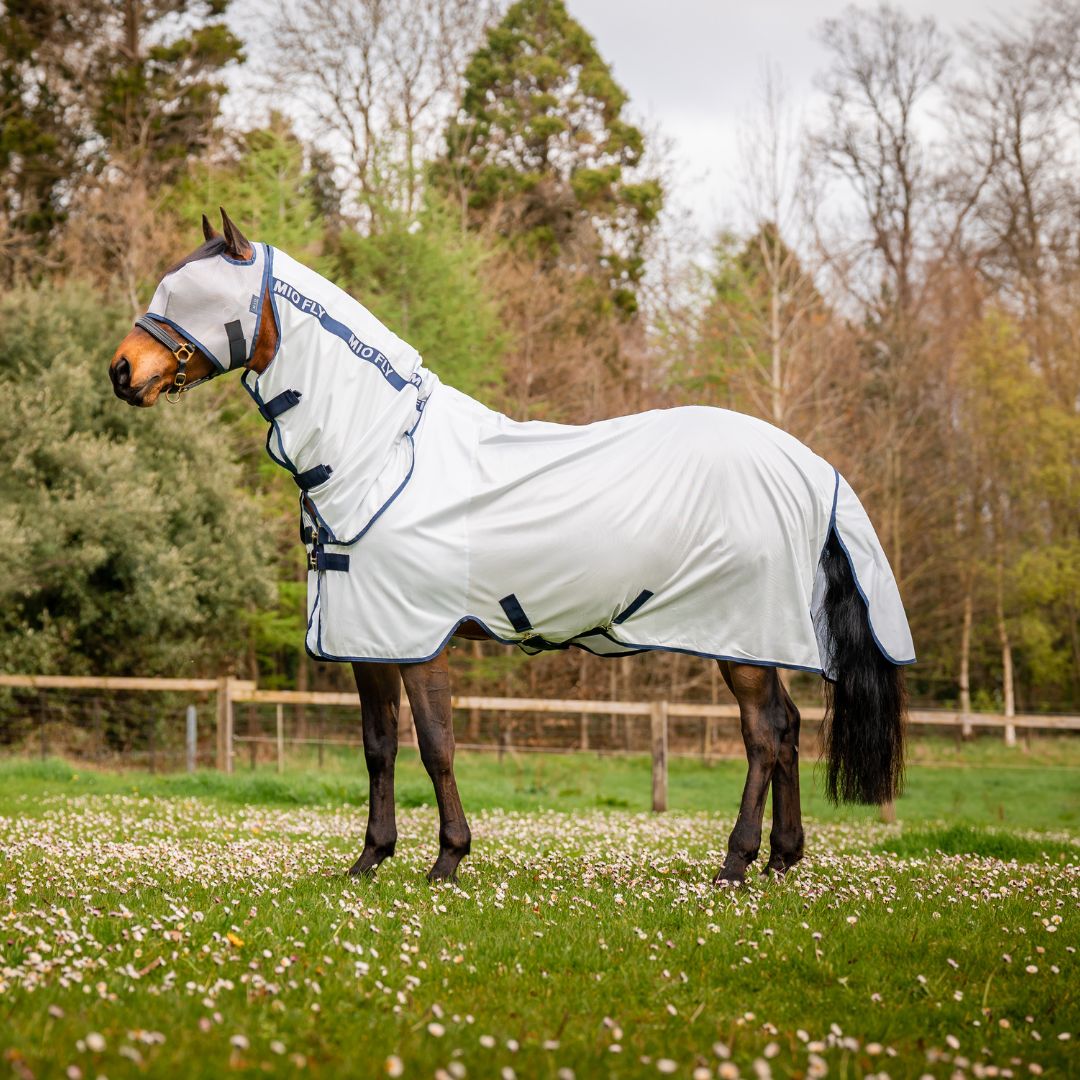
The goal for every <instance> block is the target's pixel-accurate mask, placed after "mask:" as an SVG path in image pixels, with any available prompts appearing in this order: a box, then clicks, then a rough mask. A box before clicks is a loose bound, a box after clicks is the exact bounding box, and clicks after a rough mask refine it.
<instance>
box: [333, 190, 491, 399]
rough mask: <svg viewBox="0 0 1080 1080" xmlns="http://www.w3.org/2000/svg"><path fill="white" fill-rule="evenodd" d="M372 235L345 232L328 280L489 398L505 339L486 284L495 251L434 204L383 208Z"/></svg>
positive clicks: (454, 380) (447, 374) (459, 383)
mask: <svg viewBox="0 0 1080 1080" xmlns="http://www.w3.org/2000/svg"><path fill="white" fill-rule="evenodd" d="M380 220H381V221H382V227H381V228H380V229H379V231H378V232H375V233H372V234H371V235H370V236H363V235H361V234H360V233H358V232H355V231H353V230H345V231H344V232H342V233H341V235H340V236H339V237H338V238H337V242H336V245H335V248H334V250H333V251H332V252H331V254H330V264H331V265H330V276H331V277H332V278H333V279H334V280H335V281H336V282H337V283H338V284H339V285H341V286H342V287H343V288H345V289H348V290H351V291H352V292H353V293H354V294H355V295H356V296H357V297H358V298H359V299H360V300H361V301H362V302H363V304H364V305H365V306H366V307H368V308H370V309H371V311H372V312H373V313H374V314H375V315H376V316H377V317H378V318H380V319H382V320H383V322H385V323H386V324H387V325H388V326H391V327H393V328H394V331H395V333H398V334H400V335H401V336H402V337H403V338H404V339H405V340H406V341H408V342H409V343H410V344H411V345H413V346H414V347H415V348H416V349H417V350H418V351H419V352H420V353H421V355H422V356H423V357H424V363H425V364H426V365H427V366H428V367H430V368H431V369H432V370H433V371H435V372H436V373H437V374H438V375H439V376H440V377H441V378H443V379H444V380H445V381H446V382H448V383H450V384H452V385H453V386H455V387H457V388H458V389H460V390H462V391H464V392H465V393H467V394H473V395H476V396H479V397H481V398H487V399H489V400H490V398H491V395H492V392H493V390H494V387H495V385H496V383H497V382H498V379H499V375H500V374H501V364H500V361H501V351H502V347H503V344H504V334H503V331H502V328H501V326H500V321H499V311H498V308H497V306H496V304H495V302H494V300H493V298H492V297H491V296H490V295H489V293H488V290H487V287H486V279H485V264H486V262H487V261H488V258H489V254H488V252H487V251H486V250H485V248H484V246H483V244H482V243H481V241H480V240H479V239H478V238H476V237H474V236H471V235H470V234H467V233H465V234H463V233H462V231H461V229H460V228H459V227H458V226H457V223H456V221H455V219H454V217H453V215H452V214H449V213H448V212H447V210H446V208H445V207H444V206H442V205H441V204H440V203H439V202H438V201H437V200H436V199H434V198H430V199H429V201H428V203H427V205H426V206H425V208H424V209H423V210H422V211H421V212H420V213H419V214H416V215H414V216H412V217H411V219H410V218H408V217H406V216H405V215H403V214H394V213H393V212H392V211H390V209H389V208H384V209H383V210H382V211H380Z"/></svg>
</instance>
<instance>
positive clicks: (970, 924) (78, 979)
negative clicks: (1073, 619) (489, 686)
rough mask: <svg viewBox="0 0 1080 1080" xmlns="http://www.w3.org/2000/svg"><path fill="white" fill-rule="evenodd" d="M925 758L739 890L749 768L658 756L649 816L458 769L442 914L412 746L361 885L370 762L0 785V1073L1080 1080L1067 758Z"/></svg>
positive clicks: (532, 775)
mask: <svg viewBox="0 0 1080 1080" xmlns="http://www.w3.org/2000/svg"><path fill="white" fill-rule="evenodd" d="M971 756H974V757H976V758H977V759H978V768H974V769H969V768H963V767H961V766H962V765H963V764H964V761H965V759H966V758H970V757H971ZM915 757H916V759H917V761H918V759H920V758H922V759H932V760H933V761H934V762H936V764H933V765H930V764H925V763H924V764H919V763H916V764H915V765H913V766H912V768H911V773H910V784H909V794H908V795H907V796H906V797H905V798H904V799H902V800H901V801H900V802H899V803H898V804H897V814H898V818H899V820H898V822H897V823H896V824H895V825H885V824H882V823H881V822H879V821H877V820H875V816H874V814H873V813H872V812H869V811H864V810H852V809H844V810H836V809H832V808H830V807H828V806H827V805H826V804H825V803H824V802H823V801H822V800H821V798H820V796H819V795H815V794H814V787H815V784H814V781H815V777H814V774H813V771H812V770H810V769H807V770H805V772H806V774H807V775H806V776H805V777H804V790H805V795H804V798H805V800H806V805H807V813H808V815H809V816H810V817H811V818H812V821H811V822H810V824H809V826H808V829H807V858H806V860H805V861H804V863H803V864H802V865H801V866H800V867H799V868H797V869H796V870H795V871H793V872H792V873H791V874H789V875H788V877H787V879H786V880H784V881H776V880H766V879H762V878H759V877H756V876H755V877H754V879H753V880H752V881H751V882H750V884H749V885H748V886H747V887H746V888H744V889H741V890H737V891H717V890H715V889H713V887H712V886H711V884H710V882H711V879H712V875H713V873H714V872H715V870H716V868H717V866H718V865H719V862H720V859H721V852H722V849H723V846H724V840H725V838H726V834H727V831H728V829H729V828H730V826H731V823H732V815H733V813H734V810H735V808H736V803H737V799H738V792H739V788H740V786H741V782H742V774H743V769H742V767H741V766H740V765H738V764H736V763H721V764H718V765H716V766H713V767H706V766H704V765H701V764H700V763H696V762H689V761H683V762H677V763H675V764H674V765H673V768H672V775H671V802H672V806H673V810H672V812H670V813H668V814H666V815H662V816H654V815H651V814H648V813H645V812H643V811H644V809H645V807H646V806H647V800H648V791H649V784H648V776H649V766H648V762H647V761H644V760H637V759H628V760H616V761H612V760H606V759H605V760H600V759H597V758H595V757H587V756H575V757H544V756H530V757H523V758H513V759H508V760H507V761H505V762H504V763H503V764H502V765H501V766H500V765H499V763H498V762H496V761H495V760H494V759H493V758H491V757H482V756H480V755H464V756H463V757H462V758H461V761H460V766H459V781H460V786H461V788H462V792H463V796H464V800H465V803H466V809H467V810H468V811H469V812H470V817H471V822H472V826H473V835H474V845H473V848H474V854H473V855H472V856H471V857H470V859H468V860H467V861H466V863H465V864H464V866H463V869H462V873H461V876H460V880H459V883H458V885H457V886H451V885H444V886H437V887H432V886H429V885H428V884H426V882H425V881H424V879H423V872H424V870H426V868H427V866H428V865H429V864H430V862H431V861H432V860H433V858H434V855H435V847H436V827H437V826H436V818H435V815H434V812H433V810H432V809H431V807H430V806H429V805H428V804H429V803H430V801H431V800H430V787H429V785H428V783H427V780H426V777H425V776H424V775H423V773H422V771H421V770H420V769H419V766H418V765H417V764H416V762H415V761H414V760H413V757H412V754H411V753H405V754H404V755H403V759H402V761H401V765H400V770H399V771H400V782H399V795H400V797H399V806H400V807H401V809H400V811H399V829H400V832H401V840H400V842H399V845H398V854H397V856H395V858H394V859H392V860H391V861H390V862H388V863H387V864H385V866H384V867H383V868H382V869H381V870H380V873H379V876H378V878H377V879H376V880H374V881H355V880H350V879H348V878H346V877H345V876H343V874H342V871H343V869H344V868H345V867H347V866H348V865H349V864H350V863H351V861H352V859H353V858H354V857H355V855H356V854H357V853H358V852H359V849H360V846H361V844H362V836H363V827H364V813H365V808H364V806H363V805H362V804H363V802H364V796H365V788H366V785H365V783H364V779H363V772H362V766H360V765H356V766H354V767H353V768H352V769H349V770H346V769H345V768H343V767H341V765H340V764H339V765H338V767H337V768H335V769H333V770H328V771H326V772H323V773H319V774H313V773H311V772H295V773H288V774H286V775H285V776H283V777H278V776H277V775H275V774H272V773H269V772H264V771H256V772H251V773H249V772H244V771H242V772H240V773H238V774H237V775H236V776H234V777H223V776H220V775H218V774H216V773H199V774H196V775H195V776H192V777H188V776H150V775H147V774H137V773H124V774H115V773H95V772H88V771H87V770H85V769H84V768H82V767H78V766H73V765H69V764H65V763H63V762H58V761H49V762H40V763H39V762H24V761H7V762H0V856H2V861H0V888H2V889H3V898H2V900H0V1062H2V1064H0V1075H3V1071H4V1069H7V1070H9V1071H10V1073H11V1075H13V1076H16V1077H20V1078H25V1077H29V1076H31V1075H32V1076H37V1077H45V1076H64V1075H67V1076H71V1077H80V1076H81V1077H87V1078H93V1077H97V1076H106V1077H110V1078H112V1077H120V1076H139V1075H151V1074H152V1075H175V1076H207V1077H209V1076H219V1075H221V1074H223V1073H234V1072H235V1073H241V1074H242V1073H245V1072H246V1073H250V1074H252V1075H264V1074H267V1073H271V1074H283V1075H293V1074H305V1073H310V1074H313V1075H321V1076H338V1075H341V1076H345V1075H348V1076H378V1075H385V1074H387V1073H389V1074H390V1075H399V1074H402V1073H403V1074H404V1075H408V1076H427V1077H431V1076H439V1077H442V1076H450V1077H462V1076H466V1075H467V1076H476V1077H486V1076H505V1077H509V1076H511V1075H516V1076H519V1077H532V1076H538V1077H563V1078H565V1077H568V1076H570V1075H571V1073H572V1074H573V1075H575V1076H577V1077H587V1076H595V1075H618V1076H642V1075H644V1076H648V1075H656V1074H660V1075H664V1074H673V1075H681V1076H688V1077H697V1078H698V1080H701V1078H704V1077H706V1076H722V1077H725V1078H730V1077H735V1076H740V1075H741V1076H748V1077H752V1076H756V1077H758V1078H760V1080H764V1078H765V1077H766V1076H768V1075H772V1076H776V1077H781V1076H792V1075H803V1076H808V1077H809V1076H825V1075H829V1076H835V1077H844V1078H855V1077H862V1076H869V1075H871V1074H877V1075H884V1074H887V1075H888V1076H891V1077H894V1078H899V1077H919V1076H923V1075H927V1074H929V1075H931V1076H943V1077H952V1076H954V1075H957V1074H959V1075H961V1076H967V1075H970V1076H1006V1077H1007V1076H1015V1077H1019V1076H1022V1075H1032V1074H1036V1075H1037V1074H1040V1073H1041V1074H1043V1075H1056V1076H1063V1077H1064V1076H1070V1075H1076V1074H1077V1072H1078V1071H1080V1069H1078V1068H1077V1065H1076V1062H1077V1060H1078V1058H1080V1055H1078V1053H1077V1049H1078V1048H1077V1045H1076V1042H1077V1040H1078V1039H1080V977H1078V973H1077V965H1076V948H1077V946H1078V945H1080V934H1078V933H1077V901H1078V899H1080V846H1078V843H1080V839H1078V838H1080V784H1078V780H1080V768H1078V765H1080V762H1078V760H1077V754H1076V751H1075V750H1074V749H1073V744H1072V743H1069V742H1065V741H1060V742H1054V743H1049V742H1048V743H1045V744H1039V743H1036V744H1034V745H1033V747H1032V749H1031V752H1030V753H1028V754H1020V753H1018V752H1016V751H1012V752H1008V753H1006V752H1005V751H1004V750H1003V749H1001V748H998V747H996V746H990V745H986V746H984V745H981V744H980V746H979V747H977V748H965V749H963V750H958V749H956V748H955V747H952V746H951V744H940V745H937V746H932V745H931V746H925V745H924V746H920V747H917V748H916V751H915Z"/></svg>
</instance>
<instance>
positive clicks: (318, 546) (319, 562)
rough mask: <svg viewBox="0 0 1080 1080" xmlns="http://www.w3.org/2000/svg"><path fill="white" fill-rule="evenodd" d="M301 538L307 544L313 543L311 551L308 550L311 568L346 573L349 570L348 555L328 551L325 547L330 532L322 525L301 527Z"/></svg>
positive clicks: (309, 566) (309, 567)
mask: <svg viewBox="0 0 1080 1080" xmlns="http://www.w3.org/2000/svg"><path fill="white" fill-rule="evenodd" d="M300 538H301V539H302V540H303V541H304V543H305V544H310V545H311V551H309V552H308V569H309V570H316V571H323V570H335V571H339V572H340V573H344V574H347V573H348V572H349V556H348V555H345V554H344V553H342V552H340V551H326V550H325V549H324V548H323V544H325V543H327V541H328V539H329V534H328V533H327V531H326V530H325V529H324V528H323V527H322V526H321V525H320V526H319V528H318V529H312V528H310V527H308V528H301V530H300Z"/></svg>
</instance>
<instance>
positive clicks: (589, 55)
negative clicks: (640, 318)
mask: <svg viewBox="0 0 1080 1080" xmlns="http://www.w3.org/2000/svg"><path fill="white" fill-rule="evenodd" d="M626 103H627V97H626V93H625V92H624V91H623V89H622V88H621V87H620V86H619V85H618V83H617V82H616V81H615V79H614V77H613V76H612V74H611V70H610V68H609V67H608V65H607V64H606V63H605V62H604V60H603V58H602V57H601V56H600V54H599V52H598V51H597V49H596V45H595V44H594V42H593V40H592V38H591V37H590V36H589V34H588V33H586V31H585V30H584V28H583V27H582V26H581V25H580V23H578V22H577V21H576V20H575V19H574V18H572V17H571V15H570V14H569V13H568V12H567V10H566V5H565V4H564V3H563V2H562V0H518V2H517V3H515V4H514V5H513V6H512V7H511V8H510V9H509V11H507V13H506V15H505V17H504V18H503V19H502V21H501V22H500V23H499V24H498V25H497V26H495V27H493V28H492V29H491V30H490V31H489V33H488V36H487V41H486V43H485V44H484V46H483V47H482V48H481V49H479V50H478V51H477V53H476V54H475V55H474V56H473V58H472V60H471V62H470V63H469V66H468V69H467V70H466V72H465V94H464V97H463V99H462V104H461V108H460V110H459V111H458V113H457V115H456V116H455V117H453V118H452V120H451V122H450V124H449V125H448V127H447V132H446V141H447V153H446V158H445V160H444V161H443V162H441V163H439V165H438V167H437V170H436V175H437V176H438V177H439V180H440V183H441V184H442V185H443V186H444V188H445V189H447V190H449V191H451V192H453V193H454V195H455V196H456V197H457V198H458V199H459V201H460V202H461V203H462V204H463V205H464V207H465V208H466V209H467V212H468V215H469V217H470V219H471V220H472V221H473V222H474V223H475V222H476V221H478V220H479V221H484V220H489V219H494V220H495V222H496V227H497V229H498V231H500V232H501V233H503V234H504V235H508V236H513V237H516V238H518V239H520V240H523V241H524V242H525V246H526V248H527V249H528V250H530V251H531V252H532V253H534V254H536V253H539V254H541V255H544V256H546V257H548V258H550V259H551V260H552V261H553V262H558V261H559V260H560V259H561V260H562V261H563V262H564V263H565V264H568V265H575V266H580V265H582V264H584V265H592V266H595V267H596V268H597V270H598V271H599V272H601V273H602V274H603V275H604V277H605V278H606V283H607V285H608V287H609V289H610V292H611V296H612V298H613V300H614V302H615V304H616V305H617V306H618V307H619V308H620V309H622V310H623V311H626V312H632V311H634V310H635V309H636V304H637V301H636V296H635V288H636V286H637V284H638V282H639V281H640V279H641V275H642V273H643V270H644V256H643V252H644V247H645V241H646V239H647V237H648V234H649V231H650V229H651V227H652V226H653V224H654V222H655V221H656V218H657V215H658V214H659V212H660V208H661V204H662V192H661V189H660V185H659V182H658V181H656V180H655V179H650V178H648V177H640V176H637V175H635V172H634V170H635V167H636V166H638V165H639V164H640V163H641V161H642V154H643V152H644V148H645V147H644V137H643V136H642V133H641V131H640V130H639V129H638V128H637V127H635V126H634V125H633V124H631V123H630V122H629V121H628V120H627V119H626V118H625V117H624V115H623V114H624V109H625V106H626Z"/></svg>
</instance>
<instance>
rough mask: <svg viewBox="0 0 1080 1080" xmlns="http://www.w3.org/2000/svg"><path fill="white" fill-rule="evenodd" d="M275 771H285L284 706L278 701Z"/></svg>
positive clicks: (279, 772)
mask: <svg viewBox="0 0 1080 1080" xmlns="http://www.w3.org/2000/svg"><path fill="white" fill-rule="evenodd" d="M276 719H277V771H278V774H279V775H280V774H281V773H283V772H284V771H285V706H284V705H282V704H281V703H280V702H279V703H278V707H277V717H276Z"/></svg>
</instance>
